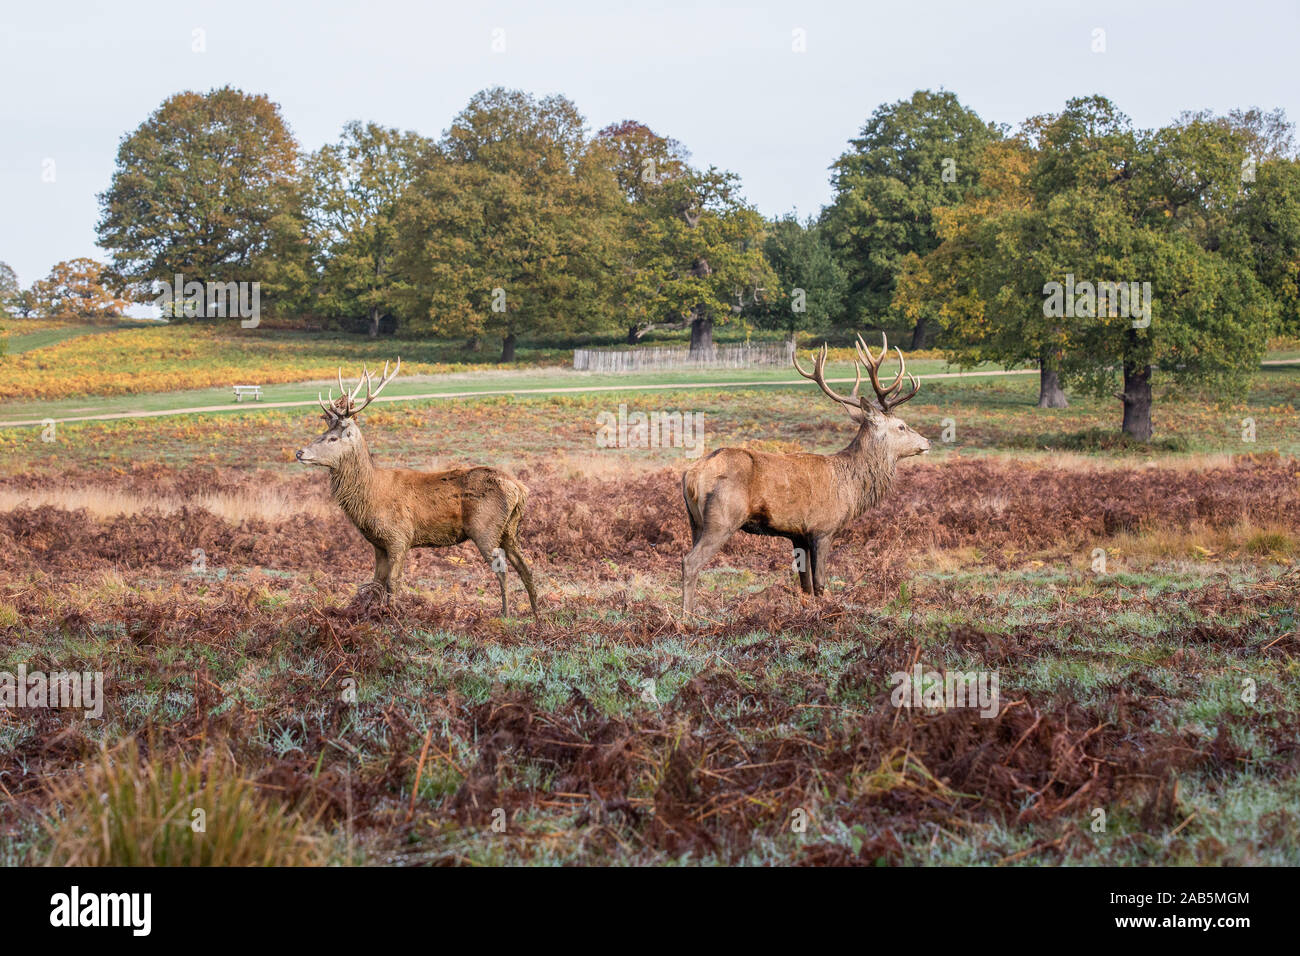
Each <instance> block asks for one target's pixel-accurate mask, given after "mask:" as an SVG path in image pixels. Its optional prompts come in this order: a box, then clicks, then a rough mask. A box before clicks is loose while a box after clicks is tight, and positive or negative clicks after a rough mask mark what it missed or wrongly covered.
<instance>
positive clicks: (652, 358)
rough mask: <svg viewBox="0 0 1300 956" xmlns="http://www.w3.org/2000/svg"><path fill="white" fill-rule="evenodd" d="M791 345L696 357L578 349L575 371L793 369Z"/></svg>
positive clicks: (664, 351)
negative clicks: (789, 366)
mask: <svg viewBox="0 0 1300 956" xmlns="http://www.w3.org/2000/svg"><path fill="white" fill-rule="evenodd" d="M792 351H793V349H792V347H791V345H790V343H789V342H772V343H765V344H762V345H715V346H714V347H713V348H712V349H711V350H709V351H708V352H697V353H696V354H694V355H692V354H691V350H690V349H688V348H675V347H674V348H637V349H574V350H573V367H574V368H575V369H576V370H577V371H580V372H631V371H657V370H660V369H672V368H749V367H750V366H753V365H789V364H790V355H791V353H792Z"/></svg>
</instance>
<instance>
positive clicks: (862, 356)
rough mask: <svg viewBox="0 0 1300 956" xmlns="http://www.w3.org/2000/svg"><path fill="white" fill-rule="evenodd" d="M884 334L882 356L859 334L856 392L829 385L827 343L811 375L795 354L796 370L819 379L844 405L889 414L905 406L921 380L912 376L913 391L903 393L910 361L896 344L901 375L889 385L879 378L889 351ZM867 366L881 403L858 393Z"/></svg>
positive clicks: (829, 395)
mask: <svg viewBox="0 0 1300 956" xmlns="http://www.w3.org/2000/svg"><path fill="white" fill-rule="evenodd" d="M880 337H881V340H882V341H883V342H884V347H883V348H882V349H881V351H880V355H879V357H877V356H875V355H873V354H872V352H871V349H869V348H867V343H866V342H864V341H862V336H861V335H859V336H858V340H857V343H856V344H855V346H854V348H855V350H856V352H857V357H856V358H855V359H854V360H853V370H854V372H855V373H856V375H857V379H856V380H855V381H854V383H853V392H852V393H851V394H850V395H848V396H845V395H840V394H839V393H838V392H836V391H835V390H834V389H832V388H831V387H830V386H829V385H827V384H826V354H827V352H826V346H825V345H823V346H822V348H821V351H820V352H818V353H816V354H815V356H814V358H813V370H812V373H811V374H810V373H808V372H805V371H804V369H803V366H802V365H800V364H799V357H798V356H797V355H796V356H792V358H793V359H794V367H795V371H797V372H798V373H799V374H800V375H802V376H803V377H804V378H806V379H809V380H810V381H813V382H816V383H817V385H818V386H819V387H820V388H821V390H822V391H823V392H825V393H826V395H827V396H828V397H830V398H833V399H835V401H837V402H839V403H840V404H841V405H848V406H850V407H852V408H861V409H863V410H864V411H881V412H884V413H885V414H886V415H888V414H890V413H891V412H892V411H893V410H894V409H895V408H897V407H898V406H899V405H902V404H903V403H904V402H905V401H907V400H908V399H909V398H911V397H912V396H913V395H915V394H916V392H917V390H918V389H919V388H920V387H921V382H920V379H918V378H917V377H916V376H915V375H908V378H910V379H911V380H912V390H911V391H910V392H908V393H907V394H906V395H902V394H900V393H901V392H902V389H903V376H904V375H905V374H907V364H906V363H905V362H904V361H903V353H902V351H901V350H900V349H899V348H898V347H897V346H895V348H894V351H895V352H897V353H898V376H897V377H896V378H895V379H894V380H893V381H892V382H890V383H889V386H888V387H887V388H885V387H882V386H881V384H880V378H879V373H880V364H881V363H882V362H883V361H884V360H885V356H886V355H888V354H889V340H888V339H887V338H885V335H884V333H883V332H882V333H881V336H880ZM863 366H866V369H867V374H868V375H869V376H870V377H871V387H872V388H873V389H875V392H876V401H877V402H878V403H879V404H878V405H876V404H872V403H871V402H870V401H864V400H863V398H862V396H860V395H859V394H858V389H859V387H861V385H862V368H863Z"/></svg>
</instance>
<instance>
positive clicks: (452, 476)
mask: <svg viewBox="0 0 1300 956" xmlns="http://www.w3.org/2000/svg"><path fill="white" fill-rule="evenodd" d="M401 368H402V360H401V359H400V358H399V359H398V360H397V368H395V369H393V374H392V375H389V374H388V363H387V362H385V363H384V372H383V374H382V375H381V376H380V379H379V385H378V387H376V388H373V390H372V385H373V384H374V383H373V380H372V378H371V374H370V371H369V369H366V368H365V367H364V366H363V367H362V373H361V381H359V382H358V383H357V387H356V388H355V389H353V390H352V391H351V392H348V390H347V389H346V388H345V387H344V385H343V371H342V369H340V370H339V389H340V390H341V391H342V393H343V394H342V395H341V396H340V397H339V398H338V399H337V400H335V399H334V392H333V390H331V391H330V398H329V401H328V402H327V401H326V400H325V399H323V398H320V397H319V396H317V398H318V400H319V401H320V406H321V408H322V409H323V410H324V412H325V425H326V430H325V433H324V434H322V435H321V436H320V437H319V438H317V439H316V440H315V441H313V442H312V443H311V444H310V445H308V446H307V447H306V448H303V449H302V450H300V451H299V452H298V455H297V457H298V460H299V461H300V462H303V463H304V464H308V465H320V466H322V467H324V468H328V469H329V472H330V493H331V494H332V495H333V496H334V500H335V501H337V502H338V504H339V506H340V507H341V508H342V509H343V512H344V514H346V515H347V516H348V517H349V518H350V519H351V520H352V523H353V524H354V525H356V527H357V530H358V531H360V532H361V534H362V535H363V536H364V537H365V539H366V540H367V541H369V542H370V543H371V544H372V545H373V546H374V549H375V577H374V580H373V581H371V582H370V583H369V584H367V585H366V587H367V588H373V589H376V590H378V591H379V592H380V594H381V596H383V597H384V598H387V597H388V596H390V595H391V594H392V593H393V592H394V591H395V590H396V588H397V583H398V577H399V575H400V574H401V571H402V563H403V562H404V561H405V560H406V556H407V554H408V553H409V552H410V550H411V549H412V548H447V547H451V546H453V545H457V544H460V543H461V542H462V541H473V542H474V546H475V547H477V548H478V550H479V553H480V554H482V555H483V558H484V559H485V560H486V561H488V562H489V563H490V564H491V565H492V569H493V571H495V572H496V575H497V580H498V581H499V582H500V584H501V613H502V615H505V614H508V613H509V610H510V602H509V599H508V597H507V592H506V569H505V562H509V563H510V566H511V567H513V568H514V569H515V571H517V572H518V573H519V577H520V578H521V579H522V580H523V582H524V587H525V588H526V589H527V591H528V602H529V604H530V605H531V606H532V609H533V614H536V613H537V592H536V591H535V590H534V589H533V575H532V573H531V572H530V571H529V569H528V564H527V562H526V561H525V560H524V556H523V553H522V552H521V551H520V550H519V520H520V518H522V517H523V513H524V502H525V501H526V500H527V498H528V489H527V488H525V487H524V486H523V484H521V483H520V482H519V481H517V480H516V479H514V478H512V477H511V476H510V475H508V474H506V473H505V472H504V471H500V470H498V469H496V468H484V467H478V468H452V469H450V470H448V471H434V472H425V471H412V470H411V469H409V468H376V467H375V466H374V464H373V462H372V461H371V458H370V451H369V450H368V449H367V448H366V440H365V439H364V438H363V437H361V429H360V427H358V425H357V423H356V421H355V417H356V415H357V414H358V413H359V412H361V411H362V410H363V409H364V408H365V407H366V406H367V405H369V404H370V403H371V402H372V401H374V399H375V398H377V397H378V396H379V393H380V392H381V391H383V389H384V386H385V385H387V384H388V383H389V382H391V381H392V380H393V379H394V378H396V377H397V373H398V372H399V371H401ZM363 385H364V386H365V389H366V397H365V398H364V399H362V400H361V401H360V403H358V402H357V398H358V396H359V395H360V394H361V387H362V386H363Z"/></svg>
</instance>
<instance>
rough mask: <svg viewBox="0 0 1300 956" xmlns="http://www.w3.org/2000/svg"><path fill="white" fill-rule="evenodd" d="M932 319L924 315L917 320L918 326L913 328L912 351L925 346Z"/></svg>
mask: <svg viewBox="0 0 1300 956" xmlns="http://www.w3.org/2000/svg"><path fill="white" fill-rule="evenodd" d="M929 327H930V320H929V319H927V318H926V317H925V316H924V315H923V316H921V317H920V318H919V319H917V320H916V328H914V329H912V347H911V351H913V352H915V351H916V350H917V349H923V348H925V333H926V332H927V331H928V330H929Z"/></svg>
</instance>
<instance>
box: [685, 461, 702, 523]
mask: <svg viewBox="0 0 1300 956" xmlns="http://www.w3.org/2000/svg"><path fill="white" fill-rule="evenodd" d="M682 497H683V498H684V499H685V500H686V514H687V517H689V518H690V519H691V527H694V528H700V527H703V526H704V515H703V514H702V513H701V512H700V490H699V476H698V475H697V474H696V473H695V469H694V468H687V469H686V470H685V471H684V472H682Z"/></svg>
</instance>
